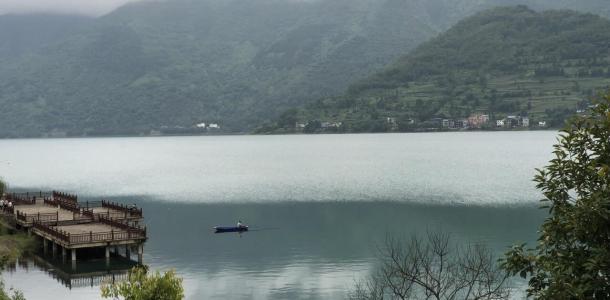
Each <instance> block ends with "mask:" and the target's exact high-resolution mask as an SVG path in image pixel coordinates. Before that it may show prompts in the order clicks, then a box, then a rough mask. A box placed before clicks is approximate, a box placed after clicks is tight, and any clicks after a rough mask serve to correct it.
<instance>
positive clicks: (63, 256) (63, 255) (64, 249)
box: [61, 247, 67, 261]
mask: <svg viewBox="0 0 610 300" xmlns="http://www.w3.org/2000/svg"><path fill="white" fill-rule="evenodd" d="M66 256H67V253H66V248H65V247H61V259H62V260H63V261H66Z"/></svg>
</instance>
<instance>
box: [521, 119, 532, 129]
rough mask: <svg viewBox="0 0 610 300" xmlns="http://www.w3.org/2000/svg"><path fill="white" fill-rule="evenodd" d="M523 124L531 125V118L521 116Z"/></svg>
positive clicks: (524, 125) (525, 125)
mask: <svg viewBox="0 0 610 300" xmlns="http://www.w3.org/2000/svg"><path fill="white" fill-rule="evenodd" d="M521 126H523V127H530V118H528V117H523V118H521Z"/></svg>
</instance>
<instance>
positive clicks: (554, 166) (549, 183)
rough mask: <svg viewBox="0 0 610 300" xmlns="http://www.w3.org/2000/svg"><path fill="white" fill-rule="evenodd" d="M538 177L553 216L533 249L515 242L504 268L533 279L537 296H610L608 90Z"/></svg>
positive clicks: (572, 126) (570, 128)
mask: <svg viewBox="0 0 610 300" xmlns="http://www.w3.org/2000/svg"><path fill="white" fill-rule="evenodd" d="M553 154H554V158H553V159H552V160H551V161H550V163H549V165H547V166H546V167H544V168H542V169H540V170H538V174H537V175H536V177H535V179H534V180H535V182H536V183H537V187H538V189H540V191H541V192H542V193H543V195H544V199H543V200H542V201H543V203H544V205H545V206H544V207H545V208H547V209H548V211H549V216H548V217H547V219H546V220H545V221H544V223H543V224H542V227H541V228H540V236H539V238H538V243H537V245H536V247H535V248H534V249H526V245H524V244H522V245H515V246H514V247H513V248H512V249H511V250H510V251H509V252H508V253H507V254H506V257H505V258H504V262H503V266H504V268H506V269H507V270H508V271H510V272H511V273H512V274H519V275H520V276H521V277H523V278H529V288H528V294H529V295H530V296H533V297H534V298H536V299H608V298H610V94H609V95H606V96H605V97H604V98H603V99H601V100H600V101H599V102H598V103H597V104H596V106H595V107H594V108H593V109H592V112H591V114H590V115H586V116H579V117H576V118H575V119H573V120H571V121H570V122H569V124H568V125H567V127H566V128H565V129H564V130H562V131H561V134H560V136H559V139H558V143H557V144H556V145H555V146H554V151H553Z"/></svg>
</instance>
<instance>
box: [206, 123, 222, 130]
mask: <svg viewBox="0 0 610 300" xmlns="http://www.w3.org/2000/svg"><path fill="white" fill-rule="evenodd" d="M208 128H212V129H220V125H218V124H216V123H210V125H209V126H208Z"/></svg>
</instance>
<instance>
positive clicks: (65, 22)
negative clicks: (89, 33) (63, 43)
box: [0, 14, 93, 64]
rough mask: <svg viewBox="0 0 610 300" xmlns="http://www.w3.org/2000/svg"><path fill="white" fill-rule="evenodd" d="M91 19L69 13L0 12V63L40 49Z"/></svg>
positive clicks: (76, 30) (69, 33)
mask: <svg viewBox="0 0 610 300" xmlns="http://www.w3.org/2000/svg"><path fill="white" fill-rule="evenodd" d="M92 21H93V19H91V18H88V17H82V16H72V15H52V14H49V15H2V16H0V63H2V64H6V63H9V62H10V61H12V60H15V59H17V58H19V57H20V56H22V55H24V54H25V53H31V52H35V51H41V50H42V49H43V48H45V47H47V46H49V45H51V44H53V43H54V42H56V41H58V40H62V39H64V38H66V37H68V36H70V35H72V34H75V33H77V32H78V31H79V29H80V28H82V27H85V26H88V25H89V23H90V22H92Z"/></svg>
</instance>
